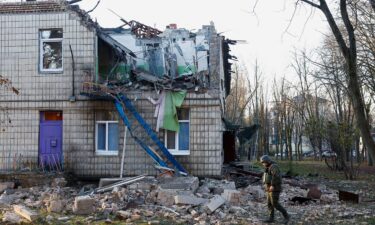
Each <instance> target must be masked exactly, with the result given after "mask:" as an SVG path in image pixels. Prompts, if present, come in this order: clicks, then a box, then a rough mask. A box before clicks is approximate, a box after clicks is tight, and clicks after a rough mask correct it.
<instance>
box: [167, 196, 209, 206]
mask: <svg viewBox="0 0 375 225" xmlns="http://www.w3.org/2000/svg"><path fill="white" fill-rule="evenodd" d="M207 201H208V200H207V199H204V198H198V197H195V196H189V195H176V196H174V202H175V204H176V205H179V204H181V205H201V204H204V203H206V202H207Z"/></svg>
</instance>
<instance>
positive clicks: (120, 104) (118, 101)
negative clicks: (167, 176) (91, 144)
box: [115, 93, 187, 176]
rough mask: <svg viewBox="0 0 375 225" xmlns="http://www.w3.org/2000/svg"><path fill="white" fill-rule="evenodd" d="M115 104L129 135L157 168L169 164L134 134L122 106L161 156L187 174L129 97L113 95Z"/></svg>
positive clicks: (165, 166) (180, 171)
mask: <svg viewBox="0 0 375 225" xmlns="http://www.w3.org/2000/svg"><path fill="white" fill-rule="evenodd" d="M115 106H116V109H117V111H118V113H119V115H120V117H121V119H122V120H123V122H124V124H125V125H126V126H127V127H128V131H129V133H130V135H131V136H132V137H133V138H134V140H135V141H136V142H137V143H138V144H139V145H140V146H141V147H142V148H143V150H145V152H146V153H147V154H148V155H149V156H150V157H151V158H152V159H153V160H154V161H155V162H156V163H157V164H158V165H159V168H160V167H162V168H166V169H167V168H169V166H168V164H167V163H166V162H165V161H164V160H163V159H162V158H161V157H160V156H159V155H158V154H157V153H156V152H155V151H154V150H153V149H151V148H150V147H149V146H148V145H147V144H145V143H144V141H142V140H141V139H140V138H138V137H137V136H135V135H134V127H133V125H132V124H131V123H130V121H129V119H128V117H127V116H126V114H125V111H124V108H126V109H128V110H129V112H130V113H131V114H132V115H133V117H134V118H135V119H136V121H137V122H138V124H139V126H141V127H143V129H144V131H145V132H146V134H147V135H148V137H150V139H151V140H152V142H153V143H154V144H156V146H157V147H158V149H159V150H160V151H161V153H162V154H163V156H165V158H166V159H167V160H168V161H169V162H170V163H172V164H173V166H174V167H175V168H176V169H177V171H178V172H179V173H180V174H181V175H185V176H186V175H187V172H186V170H185V169H184V168H183V167H182V166H181V165H180V164H179V163H178V162H177V160H176V159H175V158H174V157H173V155H172V154H171V153H170V152H169V151H168V149H167V148H166V147H165V146H164V143H163V142H161V141H160V140H159V138H158V137H157V135H156V133H155V132H154V131H153V130H152V128H151V127H150V125H148V123H147V122H146V121H145V120H144V119H143V117H142V116H141V115H140V114H139V113H138V112H137V110H136V109H135V107H134V106H133V104H132V102H131V101H130V99H129V98H127V97H126V96H125V95H124V94H122V93H119V94H117V96H115Z"/></svg>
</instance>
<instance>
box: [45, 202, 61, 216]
mask: <svg viewBox="0 0 375 225" xmlns="http://www.w3.org/2000/svg"><path fill="white" fill-rule="evenodd" d="M63 209H64V203H63V202H62V201H61V200H52V201H50V202H49V204H48V207H47V211H48V212H54V213H60V212H61V211H63Z"/></svg>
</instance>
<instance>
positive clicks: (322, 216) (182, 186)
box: [0, 177, 375, 225]
mask: <svg viewBox="0 0 375 225" xmlns="http://www.w3.org/2000/svg"><path fill="white" fill-rule="evenodd" d="M285 181H286V182H284V185H283V189H284V191H283V192H282V194H281V196H280V202H281V203H282V204H283V205H284V206H286V208H287V210H288V212H289V213H290V214H291V217H292V224H327V220H328V219H329V220H332V221H345V222H349V221H353V220H355V219H356V218H368V217H371V216H372V215H373V213H374V212H375V209H374V208H372V209H371V208H367V209H364V208H360V207H358V205H357V206H355V205H351V204H350V203H346V202H341V201H339V198H338V194H337V191H336V190H332V189H329V188H327V187H326V186H324V185H310V186H309V185H299V186H296V185H294V184H293V182H294V181H291V180H285ZM299 182H300V183H302V182H301V181H299ZM1 185H2V184H0V186H1ZM3 185H4V186H6V187H7V188H5V189H4V190H3V192H2V194H1V196H0V208H1V210H2V221H3V222H4V223H6V224H19V223H22V222H28V223H30V222H35V221H43V223H48V224H56V223H57V221H59V223H61V222H66V223H68V224H69V221H72V220H74V218H75V217H77V216H84V219H83V220H84V221H83V222H85V223H87V224H95V223H96V222H100V221H101V222H105V223H109V224H110V223H112V222H114V221H123V222H124V223H127V224H135V223H136V222H140V221H144V222H147V223H148V224H161V223H163V221H164V222H165V221H173V223H170V224H207V225H208V224H228V225H229V224H262V222H261V221H262V219H264V218H265V217H266V215H267V207H266V201H265V193H264V191H263V189H262V187H261V185H260V184H259V183H257V184H253V185H248V186H247V187H243V188H236V185H235V182H233V181H228V180H217V179H208V178H205V179H201V180H199V179H198V178H197V177H173V178H154V177H146V178H145V179H143V180H140V181H136V182H134V183H131V184H127V185H125V186H121V187H119V186H116V187H113V188H112V190H110V191H106V192H100V193H97V192H95V189H93V187H92V185H88V186H83V187H80V188H77V187H66V186H65V185H66V182H65V181H64V179H61V178H58V179H56V180H54V181H53V184H51V185H49V186H40V187H32V188H19V189H13V188H14V185H13V184H11V183H6V184H3ZM300 186H302V187H300ZM303 187H310V188H308V189H305V188H303ZM87 190H89V191H87ZM311 190H312V191H313V194H311V193H312V192H311ZM309 193H310V195H309ZM317 193H318V194H317ZM311 196H312V197H314V198H312V197H311ZM293 198H294V199H296V198H297V199H298V200H296V201H293ZM301 199H307V201H299V200H301ZM276 219H279V220H280V221H281V215H279V214H277V216H276ZM319 220H321V221H322V223H318V222H317V221H319ZM333 224H335V223H333ZM363 224H365V223H363Z"/></svg>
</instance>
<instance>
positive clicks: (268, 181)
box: [262, 163, 281, 192]
mask: <svg viewBox="0 0 375 225" xmlns="http://www.w3.org/2000/svg"><path fill="white" fill-rule="evenodd" d="M262 181H263V185H264V187H265V189H266V190H268V188H269V187H270V186H273V191H274V192H279V191H281V172H280V168H279V166H278V165H277V164H275V163H272V164H271V165H270V166H269V167H268V168H266V169H265V171H264V173H263V179H262Z"/></svg>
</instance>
